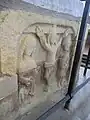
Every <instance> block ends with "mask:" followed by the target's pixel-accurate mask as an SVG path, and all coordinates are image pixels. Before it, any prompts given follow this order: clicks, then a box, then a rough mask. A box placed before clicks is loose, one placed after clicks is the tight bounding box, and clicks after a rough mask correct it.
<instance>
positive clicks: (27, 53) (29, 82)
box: [18, 33, 37, 102]
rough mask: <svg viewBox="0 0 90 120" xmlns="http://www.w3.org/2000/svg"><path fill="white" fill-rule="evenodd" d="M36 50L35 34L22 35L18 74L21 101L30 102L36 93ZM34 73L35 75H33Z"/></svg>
mask: <svg viewBox="0 0 90 120" xmlns="http://www.w3.org/2000/svg"><path fill="white" fill-rule="evenodd" d="M35 48H36V38H35V35H34V34H32V33H31V34H28V35H22V39H21V44H20V48H19V53H20V54H19V56H20V57H19V60H18V72H19V73H18V74H19V88H20V89H19V93H20V101H21V102H25V100H28V99H29V100H30V97H32V96H34V91H35V77H36V76H35V75H36V67H37V65H36V62H35V60H34V59H33V58H32V54H33V53H34V51H35ZM32 73H34V75H33V74H32Z"/></svg>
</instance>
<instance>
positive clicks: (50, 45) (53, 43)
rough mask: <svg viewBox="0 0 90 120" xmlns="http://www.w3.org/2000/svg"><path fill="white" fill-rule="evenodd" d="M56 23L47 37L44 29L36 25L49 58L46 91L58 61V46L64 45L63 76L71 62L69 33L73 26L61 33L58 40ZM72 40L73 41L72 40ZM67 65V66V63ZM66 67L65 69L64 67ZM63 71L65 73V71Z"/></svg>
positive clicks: (46, 72)
mask: <svg viewBox="0 0 90 120" xmlns="http://www.w3.org/2000/svg"><path fill="white" fill-rule="evenodd" d="M56 27H57V26H56V25H52V30H51V31H50V32H49V34H48V37H47V38H46V36H45V34H44V32H43V30H42V29H40V27H39V26H36V29H35V31H36V35H37V36H38V37H39V40H40V43H41V45H42V47H43V48H44V49H45V50H46V51H47V58H46V62H45V64H44V69H45V73H44V80H45V85H46V88H45V91H47V86H48V79H49V77H50V75H51V73H52V71H53V66H54V64H55V62H56V52H57V49H58V47H60V46H61V48H62V47H63V50H62V52H61V53H62V54H63V55H64V56H63V57H60V59H61V60H60V61H61V63H60V64H61V67H60V68H61V71H60V73H61V77H63V76H64V77H65V75H66V70H67V68H68V65H67V64H69V63H68V62H69V60H68V59H69V50H70V45H71V44H69V43H68V42H69V41H70V40H71V39H70V40H69V38H70V36H69V37H68V35H69V33H72V31H71V28H67V29H66V30H65V31H64V33H63V34H60V38H59V40H58V41H57V40H56V36H57V33H56ZM70 42H71V41H70ZM64 64H65V65H67V67H66V66H65V65H64ZM64 68H65V69H64ZM63 71H64V72H65V73H63Z"/></svg>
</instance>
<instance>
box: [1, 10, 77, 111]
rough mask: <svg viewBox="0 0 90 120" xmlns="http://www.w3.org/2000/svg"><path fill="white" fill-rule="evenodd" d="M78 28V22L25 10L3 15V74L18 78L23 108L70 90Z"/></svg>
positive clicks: (20, 102)
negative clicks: (54, 94)
mask: <svg viewBox="0 0 90 120" xmlns="http://www.w3.org/2000/svg"><path fill="white" fill-rule="evenodd" d="M78 28H79V23H78V22H76V21H69V20H66V19H59V18H55V17H51V16H45V15H40V14H36V13H32V12H27V11H25V10H12V9H6V10H3V11H1V12H0V64H1V66H0V67H1V68H0V72H1V73H2V74H6V75H10V76H15V75H16V74H17V76H18V77H17V81H18V95H19V98H18V99H19V105H20V107H22V108H23V105H30V108H31V107H32V106H35V105H36V104H38V103H40V101H43V100H45V99H47V97H48V95H50V94H51V93H54V92H56V91H57V90H60V89H61V88H63V90H67V87H68V83H69V77H70V73H71V67H72V62H73V57H74V53H75V47H76V43H77V39H76V37H77V34H78ZM59 73H60V74H59ZM3 83H4V79H3ZM10 91H11V88H10ZM8 93H9V92H8ZM4 97H6V96H4ZM0 105H2V104H0ZM8 105H9V104H8ZM7 111H8V109H7ZM5 113H7V112H5Z"/></svg>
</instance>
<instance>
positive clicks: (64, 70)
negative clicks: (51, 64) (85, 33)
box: [56, 29, 72, 86]
mask: <svg viewBox="0 0 90 120" xmlns="http://www.w3.org/2000/svg"><path fill="white" fill-rule="evenodd" d="M64 34H65V35H64V37H63V40H62V43H61V47H60V56H59V59H58V62H57V73H56V76H57V80H58V86H62V84H63V83H64V82H65V81H66V80H67V79H68V78H67V74H68V69H69V65H70V64H69V61H70V47H71V39H72V35H71V34H72V32H71V30H70V29H67V30H66V31H65V33H64Z"/></svg>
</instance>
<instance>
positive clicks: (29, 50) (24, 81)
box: [18, 24, 73, 102]
mask: <svg viewBox="0 0 90 120" xmlns="http://www.w3.org/2000/svg"><path fill="white" fill-rule="evenodd" d="M51 26H52V27H50V28H49V31H47V32H45V31H44V27H41V26H40V25H37V24H34V27H33V28H34V29H32V31H33V32H32V31H30V32H29V34H23V35H22V39H21V43H20V48H19V50H20V51H19V53H20V55H19V56H20V57H19V62H18V63H19V64H18V71H19V79H20V80H19V83H20V92H19V93H20V101H22V102H23V101H25V99H26V98H27V97H28V96H29V100H30V98H31V97H32V96H34V93H35V79H36V74H37V68H38V66H37V64H36V61H35V60H34V59H33V57H32V55H33V54H34V52H35V49H36V46H37V44H36V41H37V40H39V42H40V45H41V46H42V48H43V49H44V50H45V52H46V53H47V56H46V60H45V62H44V63H43V65H41V66H43V72H42V75H43V77H42V79H43V81H44V88H43V89H44V91H45V92H47V91H48V86H49V79H50V76H51V75H52V72H53V71H54V69H55V67H56V64H57V71H56V77H57V83H58V85H61V84H62V81H64V79H65V78H66V74H67V71H68V67H69V61H70V55H69V54H70V46H71V39H72V38H71V35H72V34H73V31H72V29H71V28H69V27H66V28H65V27H64V31H63V32H60V33H58V32H59V31H58V32H57V25H55V24H53V25H51ZM61 28H62V26H61ZM57 36H58V37H57ZM58 48H60V51H59V55H58V57H56V54H57V50H58ZM41 68H42V67H41ZM65 80H66V79H65Z"/></svg>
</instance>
